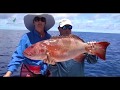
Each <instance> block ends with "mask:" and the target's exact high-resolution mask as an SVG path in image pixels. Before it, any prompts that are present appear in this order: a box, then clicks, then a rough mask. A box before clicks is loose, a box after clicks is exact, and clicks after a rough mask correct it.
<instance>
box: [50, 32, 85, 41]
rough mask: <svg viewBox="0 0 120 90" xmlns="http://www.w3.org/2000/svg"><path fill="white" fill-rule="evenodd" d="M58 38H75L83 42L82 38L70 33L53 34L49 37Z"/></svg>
mask: <svg viewBox="0 0 120 90" xmlns="http://www.w3.org/2000/svg"><path fill="white" fill-rule="evenodd" d="M59 38H75V39H78V40H81V41H82V42H84V40H83V39H81V38H80V37H78V36H76V35H74V34H70V35H69V36H53V37H51V39H59Z"/></svg>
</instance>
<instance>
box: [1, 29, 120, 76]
mask: <svg viewBox="0 0 120 90" xmlns="http://www.w3.org/2000/svg"><path fill="white" fill-rule="evenodd" d="M26 32H28V31H27V30H0V76H3V75H4V74H5V73H6V71H7V65H8V63H9V61H10V60H11V56H12V54H13V52H14V51H15V49H16V47H17V45H18V43H19V40H20V38H21V36H22V35H23V34H24V33H26ZM49 33H50V34H51V35H53V36H56V35H59V32H57V31H49ZM73 34H75V35H78V36H79V37H81V38H82V39H84V40H85V41H86V42H88V41H108V42H110V45H109V46H108V48H107V51H106V60H105V61H104V60H101V59H98V62H97V63H95V64H89V63H88V62H87V61H86V60H85V76H88V77H119V76H120V34H112V33H91V32H73ZM19 71H20V68H19V69H18V70H17V71H16V72H15V73H13V76H19Z"/></svg>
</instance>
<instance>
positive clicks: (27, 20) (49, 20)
mask: <svg viewBox="0 0 120 90" xmlns="http://www.w3.org/2000/svg"><path fill="white" fill-rule="evenodd" d="M36 16H38V17H45V18H46V25H45V30H46V31H48V30H49V29H50V28H52V27H53V26H54V24H55V19H54V17H53V16H52V15H50V14H40V15H34V14H28V15H26V16H24V24H25V27H26V28H27V29H28V30H30V31H31V30H34V29H35V28H34V24H33V19H34V18H35V17H36Z"/></svg>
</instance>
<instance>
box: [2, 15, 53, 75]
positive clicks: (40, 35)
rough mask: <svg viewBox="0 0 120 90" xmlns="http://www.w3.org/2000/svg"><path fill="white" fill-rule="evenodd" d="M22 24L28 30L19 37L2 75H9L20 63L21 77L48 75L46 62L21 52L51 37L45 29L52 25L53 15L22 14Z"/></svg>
mask: <svg viewBox="0 0 120 90" xmlns="http://www.w3.org/2000/svg"><path fill="white" fill-rule="evenodd" d="M24 24H25V27H26V28H27V29H28V30H29V31H30V32H28V33H25V34H24V35H23V36H22V37H21V40H20V42H19V44H18V46H17V48H16V50H15V52H14V53H13V55H12V58H11V61H10V63H9V64H8V71H7V72H6V74H5V75H4V77H10V76H11V75H12V73H13V72H15V71H16V70H17V69H18V67H19V66H20V65H21V64H22V67H21V73H20V76H21V77H34V76H48V74H49V73H48V69H47V64H46V63H44V62H43V61H42V60H30V59H28V58H26V57H25V56H24V55H23V52H24V50H25V49H26V48H27V47H29V46H31V45H32V44H34V43H37V42H39V41H42V40H46V39H49V38H50V37H51V35H50V34H48V33H47V31H48V30H50V29H51V28H52V27H53V26H54V24H55V20H54V17H53V16H52V15H50V14H40V15H32V14H29V15H26V16H24Z"/></svg>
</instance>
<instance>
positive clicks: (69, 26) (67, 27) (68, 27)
mask: <svg viewBox="0 0 120 90" xmlns="http://www.w3.org/2000/svg"><path fill="white" fill-rule="evenodd" d="M61 28H62V29H63V30H66V29H69V30H71V29H72V26H71V25H65V26H63V27H61Z"/></svg>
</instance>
